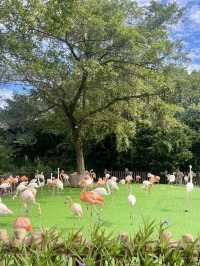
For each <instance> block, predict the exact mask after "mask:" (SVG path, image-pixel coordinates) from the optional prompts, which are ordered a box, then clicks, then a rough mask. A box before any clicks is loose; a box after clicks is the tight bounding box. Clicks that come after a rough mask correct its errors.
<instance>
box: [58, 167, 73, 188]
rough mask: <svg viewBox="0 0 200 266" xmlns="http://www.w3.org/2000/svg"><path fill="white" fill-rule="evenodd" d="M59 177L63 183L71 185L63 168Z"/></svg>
mask: <svg viewBox="0 0 200 266" xmlns="http://www.w3.org/2000/svg"><path fill="white" fill-rule="evenodd" d="M60 178H61V180H62V181H63V182H64V183H68V185H71V184H70V182H69V176H68V175H67V174H65V172H64V170H61V173H60Z"/></svg>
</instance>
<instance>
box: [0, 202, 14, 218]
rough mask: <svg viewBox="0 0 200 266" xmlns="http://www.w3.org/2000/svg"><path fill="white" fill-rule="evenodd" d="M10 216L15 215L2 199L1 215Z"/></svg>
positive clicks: (0, 203) (0, 205) (0, 204)
mask: <svg viewBox="0 0 200 266" xmlns="http://www.w3.org/2000/svg"><path fill="white" fill-rule="evenodd" d="M9 214H13V212H12V211H11V210H10V209H8V207H7V206H6V205H5V204H4V203H2V200H1V198H0V215H9Z"/></svg>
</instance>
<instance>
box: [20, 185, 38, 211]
mask: <svg viewBox="0 0 200 266" xmlns="http://www.w3.org/2000/svg"><path fill="white" fill-rule="evenodd" d="M36 193H37V190H36V189H34V188H27V189H26V190H24V191H22V192H21V194H20V197H21V199H22V202H23V204H24V207H25V209H26V211H27V212H28V208H29V207H30V206H31V205H37V206H38V212H39V215H41V208H40V204H39V203H38V202H36Z"/></svg>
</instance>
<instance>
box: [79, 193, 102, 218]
mask: <svg viewBox="0 0 200 266" xmlns="http://www.w3.org/2000/svg"><path fill="white" fill-rule="evenodd" d="M80 200H81V201H83V202H86V203H87V204H89V205H100V206H102V205H103V204H104V198H103V197H102V196H100V195H98V194H97V193H96V192H94V191H85V192H82V193H81V194H80ZM91 216H92V209H91Z"/></svg>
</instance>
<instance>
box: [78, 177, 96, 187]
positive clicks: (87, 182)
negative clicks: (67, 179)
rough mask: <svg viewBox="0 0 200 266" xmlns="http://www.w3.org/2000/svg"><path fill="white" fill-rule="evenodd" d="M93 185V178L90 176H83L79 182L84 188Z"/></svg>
mask: <svg viewBox="0 0 200 266" xmlns="http://www.w3.org/2000/svg"><path fill="white" fill-rule="evenodd" d="M92 184H93V178H92V177H91V176H90V175H85V176H83V177H82V178H81V179H80V181H79V186H80V187H82V188H85V189H87V188H89V187H91V186H92Z"/></svg>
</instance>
